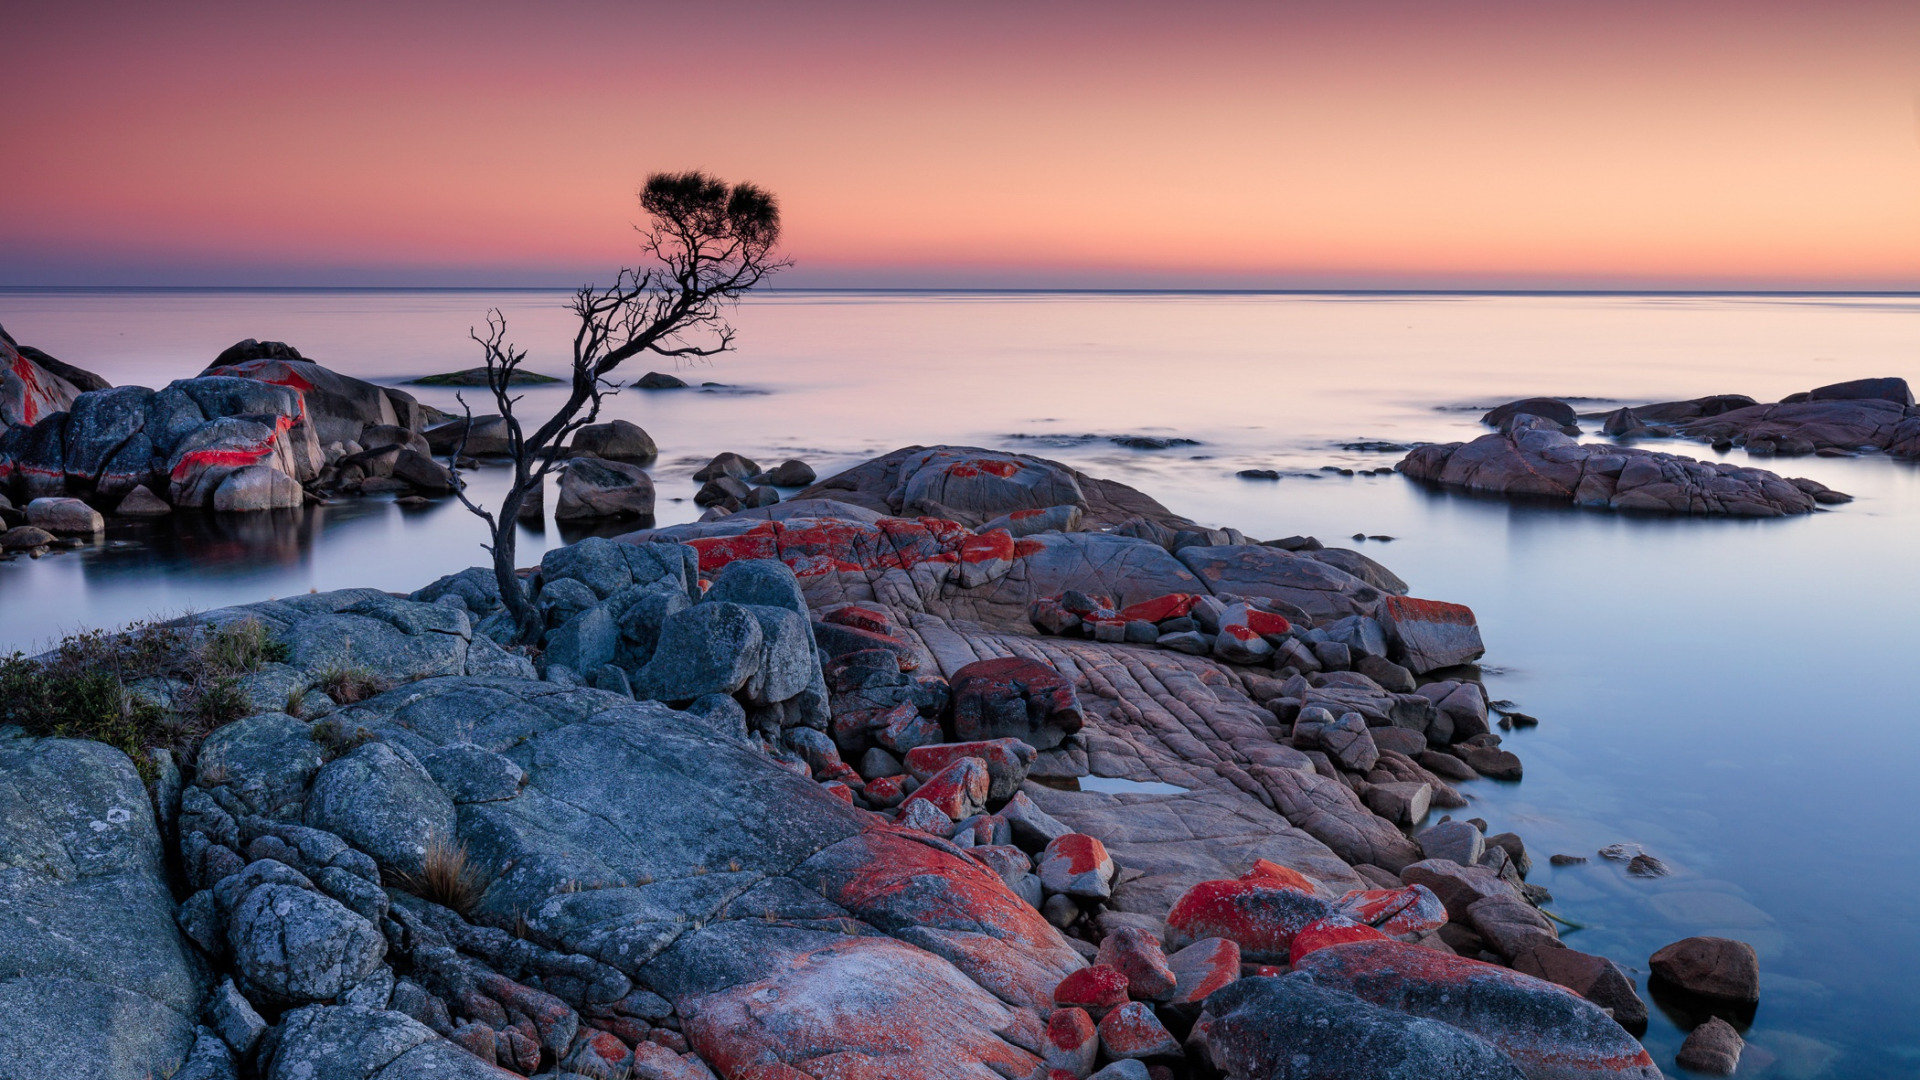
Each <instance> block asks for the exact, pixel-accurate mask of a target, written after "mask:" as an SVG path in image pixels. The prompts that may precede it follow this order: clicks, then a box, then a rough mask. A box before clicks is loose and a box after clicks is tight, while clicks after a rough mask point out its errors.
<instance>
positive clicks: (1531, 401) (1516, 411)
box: [1480, 398, 1580, 428]
mask: <svg viewBox="0 0 1920 1080" xmlns="http://www.w3.org/2000/svg"><path fill="white" fill-rule="evenodd" d="M1520 415H1527V416H1538V417H1540V418H1541V419H1543V420H1551V421H1552V422H1553V423H1554V424H1556V425H1558V426H1560V427H1573V428H1577V427H1579V425H1580V418H1579V416H1578V415H1577V414H1575V413H1574V411H1573V406H1571V405H1569V404H1567V403H1566V402H1564V401H1561V400H1559V399H1558V398H1522V399H1521V400H1519V401H1509V402H1507V403H1506V404H1505V405H1500V406H1497V407H1495V408H1493V409H1490V410H1488V411H1487V413H1486V415H1484V416H1482V417H1481V418H1480V422H1481V423H1483V424H1485V425H1487V426H1488V427H1496V428H1497V427H1501V426H1503V425H1505V424H1506V423H1507V421H1509V420H1511V419H1512V418H1513V417H1515V416H1520Z"/></svg>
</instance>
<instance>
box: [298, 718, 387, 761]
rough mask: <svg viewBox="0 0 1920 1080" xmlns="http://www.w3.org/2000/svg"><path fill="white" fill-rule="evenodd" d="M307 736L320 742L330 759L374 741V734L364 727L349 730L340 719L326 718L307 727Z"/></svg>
mask: <svg viewBox="0 0 1920 1080" xmlns="http://www.w3.org/2000/svg"><path fill="white" fill-rule="evenodd" d="M307 737H308V738H311V739H312V740H313V741H314V742H317V743H319V744H320V747H321V749H323V750H325V751H326V753H327V757H328V758H329V759H332V758H337V757H344V756H346V755H347V754H351V753H353V752H354V751H355V750H358V749H359V748H361V747H362V746H365V745H367V744H368V743H370V742H373V741H374V734H373V732H371V731H368V730H367V729H366V728H363V727H355V728H354V729H353V730H351V731H349V730H347V726H346V725H345V724H342V723H341V722H340V721H338V720H333V719H326V720H321V721H319V722H317V723H315V724H314V725H313V726H312V727H310V728H308V729H307Z"/></svg>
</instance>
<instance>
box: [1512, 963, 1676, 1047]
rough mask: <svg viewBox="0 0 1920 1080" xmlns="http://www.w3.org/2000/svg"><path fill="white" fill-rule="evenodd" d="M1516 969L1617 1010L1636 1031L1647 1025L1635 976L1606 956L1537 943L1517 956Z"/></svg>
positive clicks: (1616, 1014)
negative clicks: (1636, 988)
mask: <svg viewBox="0 0 1920 1080" xmlns="http://www.w3.org/2000/svg"><path fill="white" fill-rule="evenodd" d="M1513 970H1515V971H1518V972H1520V973H1521V974H1522V975H1532V976H1533V977H1534V978H1536V979H1545V980H1547V981H1548V982H1550V983H1556V984H1558V985H1560V986H1564V987H1566V988H1567V989H1569V990H1571V991H1573V992H1574V993H1576V994H1579V995H1580V996H1581V997H1583V998H1586V999H1587V1000H1588V1001H1591V1002H1593V1003H1594V1004H1595V1005H1598V1006H1600V1007H1601V1008H1603V1009H1609V1010H1611V1011H1612V1012H1613V1018H1614V1019H1615V1020H1618V1021H1619V1022H1620V1026H1621V1027H1624V1028H1626V1029H1627V1030H1628V1031H1632V1032H1644V1031H1645V1030H1646V1027H1647V1018H1648V1014H1647V1003H1646V1002H1644V1001H1642V1000H1641V999H1640V995H1639V993H1638V992H1637V991H1636V990H1635V989H1634V983H1633V979H1632V978H1631V977H1630V976H1628V975H1627V973H1626V972H1624V971H1622V970H1621V969H1620V965H1618V964H1615V963H1614V962H1613V961H1611V960H1608V959H1606V958H1605V957H1600V956H1594V955H1592V954H1591V953H1583V952H1580V951H1579V950H1577V949H1569V948H1566V947H1565V946H1561V945H1554V946H1535V947H1532V948H1527V949H1522V950H1520V951H1519V952H1518V953H1517V954H1515V956H1514V957H1513Z"/></svg>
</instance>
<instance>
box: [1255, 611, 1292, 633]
mask: <svg viewBox="0 0 1920 1080" xmlns="http://www.w3.org/2000/svg"><path fill="white" fill-rule="evenodd" d="M1246 625H1247V628H1248V629H1250V630H1252V631H1253V632H1254V633H1256V634H1260V635H1262V636H1265V635H1268V634H1273V635H1279V634H1284V633H1287V632H1288V631H1290V630H1292V629H1293V624H1292V623H1290V622H1288V621H1287V619H1286V616H1284V615H1276V614H1274V613H1273V612H1271V611H1261V610H1260V609H1259V608H1248V609H1247V624H1246Z"/></svg>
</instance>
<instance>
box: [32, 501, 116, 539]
mask: <svg viewBox="0 0 1920 1080" xmlns="http://www.w3.org/2000/svg"><path fill="white" fill-rule="evenodd" d="M27 524H28V525H29V526H30V527H32V528H36V529H44V530H46V531H47V532H50V533H82V534H92V533H99V532H105V531H106V528H107V522H106V519H105V518H103V517H101V516H100V511H98V510H95V509H94V508H93V507H91V506H88V505H87V504H86V503H83V502H81V501H80V500H79V499H64V498H42V499H34V500H33V501H31V502H29V503H27Z"/></svg>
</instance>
